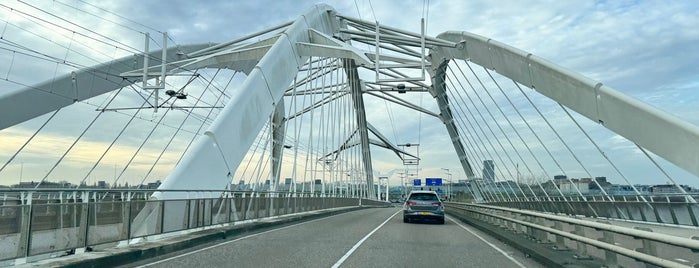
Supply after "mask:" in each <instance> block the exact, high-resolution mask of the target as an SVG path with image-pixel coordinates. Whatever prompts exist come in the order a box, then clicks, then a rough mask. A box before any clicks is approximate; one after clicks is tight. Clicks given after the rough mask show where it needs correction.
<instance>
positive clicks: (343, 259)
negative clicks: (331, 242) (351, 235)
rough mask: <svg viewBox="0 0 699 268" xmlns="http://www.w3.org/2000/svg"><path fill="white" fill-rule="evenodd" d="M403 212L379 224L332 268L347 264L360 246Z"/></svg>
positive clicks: (394, 214)
mask: <svg viewBox="0 0 699 268" xmlns="http://www.w3.org/2000/svg"><path fill="white" fill-rule="evenodd" d="M401 211H402V210H398V211H396V213H393V215H391V216H390V217H388V219H386V220H385V221H383V222H382V223H381V224H379V226H377V227H376V228H374V230H372V231H371V232H369V233H368V234H367V235H366V236H364V238H362V239H361V240H359V242H357V244H354V246H353V247H352V248H351V249H350V250H349V251H347V253H345V255H344V256H342V258H340V260H338V261H337V262H336V263H335V264H333V266H332V268H337V267H340V265H341V264H342V263H343V262H345V261H346V260H347V258H349V256H350V255H352V253H354V251H355V250H357V248H359V246H361V245H362V243H364V241H366V240H367V239H368V238H369V237H370V236H371V235H373V234H374V233H375V232H376V231H378V230H379V229H381V227H383V226H384V225H385V224H386V223H387V222H388V221H389V220H391V219H392V218H393V217H394V216H396V214H398V212H401Z"/></svg>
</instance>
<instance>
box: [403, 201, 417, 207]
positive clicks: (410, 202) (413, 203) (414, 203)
mask: <svg viewBox="0 0 699 268" xmlns="http://www.w3.org/2000/svg"><path fill="white" fill-rule="evenodd" d="M405 204H407V205H408V206H415V205H417V203H416V202H413V201H408V202H405Z"/></svg>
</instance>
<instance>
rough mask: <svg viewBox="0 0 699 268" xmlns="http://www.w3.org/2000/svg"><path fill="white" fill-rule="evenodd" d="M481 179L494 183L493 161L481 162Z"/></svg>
mask: <svg viewBox="0 0 699 268" xmlns="http://www.w3.org/2000/svg"><path fill="white" fill-rule="evenodd" d="M483 179H484V180H485V181H487V182H494V181H495V163H493V160H483Z"/></svg>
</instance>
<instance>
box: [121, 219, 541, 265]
mask: <svg viewBox="0 0 699 268" xmlns="http://www.w3.org/2000/svg"><path fill="white" fill-rule="evenodd" d="M129 266H132V267H133V266H144V267H168V268H172V267H543V266H542V265H540V264H538V263H536V262H534V261H532V260H530V259H527V258H525V257H524V254H523V253H521V252H519V251H516V250H515V249H512V248H510V247H508V246H507V245H504V244H502V243H500V242H499V241H497V240H495V239H494V238H490V237H488V236H487V235H485V234H483V233H480V232H478V231H477V230H475V229H474V228H472V227H469V226H467V225H465V224H463V223H461V222H457V221H456V220H454V219H451V218H449V217H447V221H446V224H444V225H440V224H428V223H403V218H402V214H401V213H400V209H399V208H377V209H363V210H357V211H352V212H348V213H344V214H339V215H335V216H331V217H327V218H322V219H317V220H312V221H306V222H301V223H298V224H293V225H288V226H284V227H281V228H276V229H272V230H267V231H263V232H259V233H255V234H246V235H242V236H239V237H232V238H229V239H228V240H225V241H223V242H221V243H218V244H211V245H205V246H202V247H199V248H195V249H192V250H189V251H185V252H176V253H173V254H168V255H165V256H161V257H159V258H153V259H147V260H142V261H139V262H136V263H133V264H132V265H129Z"/></svg>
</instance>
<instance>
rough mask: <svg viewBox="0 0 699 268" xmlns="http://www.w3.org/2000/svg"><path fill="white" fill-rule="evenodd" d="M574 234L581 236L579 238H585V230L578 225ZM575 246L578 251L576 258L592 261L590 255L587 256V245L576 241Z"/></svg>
mask: <svg viewBox="0 0 699 268" xmlns="http://www.w3.org/2000/svg"><path fill="white" fill-rule="evenodd" d="M573 233H574V234H576V235H579V236H583V237H584V236H585V228H584V227H582V226H580V225H576V226H575V231H573ZM575 246H576V249H577V254H575V256H574V257H575V258H576V259H578V260H589V259H592V258H591V257H590V255H588V254H587V245H585V243H583V242H580V241H575Z"/></svg>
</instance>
